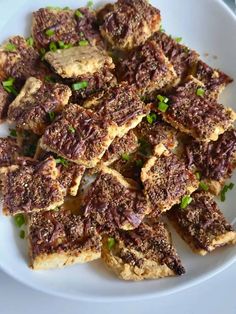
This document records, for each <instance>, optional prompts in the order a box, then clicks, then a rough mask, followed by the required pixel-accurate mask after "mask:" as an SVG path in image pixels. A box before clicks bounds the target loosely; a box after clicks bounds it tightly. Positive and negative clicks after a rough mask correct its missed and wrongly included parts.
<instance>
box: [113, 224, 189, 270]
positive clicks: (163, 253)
mask: <svg viewBox="0 0 236 314" xmlns="http://www.w3.org/2000/svg"><path fill="white" fill-rule="evenodd" d="M119 236H120V238H121V239H122V240H123V241H124V243H125V247H126V248H128V249H131V250H137V251H139V252H141V253H142V254H143V258H146V259H151V260H154V261H157V262H158V263H160V264H161V265H164V264H166V265H167V266H168V267H169V268H170V269H172V270H173V271H174V272H175V273H176V274H177V275H182V274H184V273H185V269H184V267H183V266H182V264H181V261H180V258H179V256H178V254H177V252H176V250H175V248H174V247H173V246H172V244H171V241H170V234H169V232H168V230H167V229H166V228H165V225H164V224H163V223H162V222H157V223H155V224H153V225H148V224H147V223H142V224H141V225H140V226H139V227H138V228H137V229H135V230H132V231H121V232H120V235H119ZM121 258H122V259H123V260H124V262H126V263H129V264H131V265H136V266H138V267H141V266H142V259H141V260H140V259H138V260H137V257H136V256H134V255H133V254H132V252H130V253H129V254H127V252H126V253H124V252H121Z"/></svg>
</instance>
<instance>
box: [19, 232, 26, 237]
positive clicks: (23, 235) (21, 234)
mask: <svg viewBox="0 0 236 314" xmlns="http://www.w3.org/2000/svg"><path fill="white" fill-rule="evenodd" d="M19 237H20V238H21V239H24V238H25V231H24V230H21V231H20V233H19Z"/></svg>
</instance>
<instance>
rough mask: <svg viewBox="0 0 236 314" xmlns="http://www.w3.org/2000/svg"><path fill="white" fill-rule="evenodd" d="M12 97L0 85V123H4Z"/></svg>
mask: <svg viewBox="0 0 236 314" xmlns="http://www.w3.org/2000/svg"><path fill="white" fill-rule="evenodd" d="M12 96H13V95H11V94H9V93H7V92H6V91H5V90H4V88H3V86H2V84H0V123H1V122H3V121H5V119H6V117H7V112H8V108H9V105H10V103H11V102H12V100H13V99H14V97H12Z"/></svg>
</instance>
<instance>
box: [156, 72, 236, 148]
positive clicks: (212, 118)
mask: <svg viewBox="0 0 236 314" xmlns="http://www.w3.org/2000/svg"><path fill="white" fill-rule="evenodd" d="M204 90H205V86H204V85H203V84H202V83H201V82H200V81H198V80H197V79H195V78H193V77H190V79H189V80H188V81H187V82H186V83H184V84H183V85H181V86H179V87H177V88H176V89H175V91H173V92H172V93H171V95H170V96H168V97H169V102H168V108H167V110H165V112H162V111H161V110H159V112H160V113H161V114H162V116H163V119H164V120H165V121H166V122H168V123H170V124H171V125H172V126H173V127H175V128H177V129H179V130H180V131H181V132H183V133H187V134H189V135H191V136H192V137H194V138H195V139H197V140H199V141H205V142H209V141H216V140H217V139H218V137H219V135H220V134H222V133H224V132H225V131H226V130H227V129H229V128H230V127H231V126H232V124H233V122H234V121H235V119H236V113H235V112H234V111H233V110H232V109H231V108H227V107H224V106H223V105H221V104H219V103H217V101H216V100H214V99H211V98H209V97H207V96H206V95H205V94H204ZM199 91H200V92H201V95H198V92H199Z"/></svg>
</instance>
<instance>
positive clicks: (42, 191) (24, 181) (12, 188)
mask: <svg viewBox="0 0 236 314" xmlns="http://www.w3.org/2000/svg"><path fill="white" fill-rule="evenodd" d="M1 174H2V185H3V213H4V214H5V215H7V216H10V215H16V214H18V213H30V212H38V211H42V210H50V209H54V208H55V207H57V206H60V205H61V204H62V203H63V200H64V197H63V190H62V187H61V185H60V183H59V182H58V170H57V168H56V162H55V159H53V158H48V159H46V160H45V161H42V162H35V161H32V162H30V161H27V162H25V163H23V162H22V163H21V164H19V165H12V166H9V167H5V168H1Z"/></svg>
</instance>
